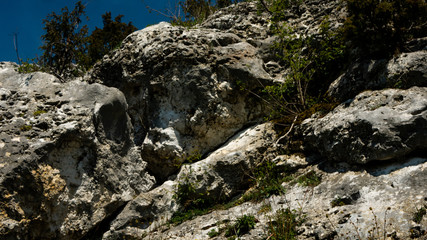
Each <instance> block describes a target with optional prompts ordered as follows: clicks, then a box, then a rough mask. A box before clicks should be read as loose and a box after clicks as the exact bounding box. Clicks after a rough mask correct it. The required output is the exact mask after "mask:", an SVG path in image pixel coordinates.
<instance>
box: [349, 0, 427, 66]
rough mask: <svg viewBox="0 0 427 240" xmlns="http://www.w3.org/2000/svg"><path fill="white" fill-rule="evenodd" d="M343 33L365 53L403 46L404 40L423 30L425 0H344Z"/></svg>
mask: <svg viewBox="0 0 427 240" xmlns="http://www.w3.org/2000/svg"><path fill="white" fill-rule="evenodd" d="M345 2H346V5H347V11H348V17H347V19H346V21H345V24H344V35H345V37H346V39H347V40H349V41H350V42H351V43H352V46H350V47H358V48H360V50H361V54H363V55H364V56H366V57H374V58H383V57H388V56H390V55H391V54H394V53H395V52H396V51H397V52H398V51H402V50H404V44H405V42H406V41H408V40H410V39H412V38H414V37H420V36H425V35H426V34H427V25H426V24H425V23H426V22H427V3H426V1H425V0H345Z"/></svg>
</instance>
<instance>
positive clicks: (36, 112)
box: [33, 109, 47, 117]
mask: <svg viewBox="0 0 427 240" xmlns="http://www.w3.org/2000/svg"><path fill="white" fill-rule="evenodd" d="M43 113H47V111H45V110H43V109H39V110H37V111H34V112H33V116H34V117H37V116H40V115H42V114H43Z"/></svg>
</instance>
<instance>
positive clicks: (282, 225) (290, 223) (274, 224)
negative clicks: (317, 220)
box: [268, 208, 304, 240]
mask: <svg viewBox="0 0 427 240" xmlns="http://www.w3.org/2000/svg"><path fill="white" fill-rule="evenodd" d="M303 222H304V218H303V216H302V215H301V214H298V213H297V212H296V211H295V210H290V209H289V208H286V209H280V210H278V211H277V212H276V213H275V215H274V216H273V217H272V219H271V220H270V222H269V223H268V239H271V240H292V239H296V236H297V227H298V226H300V225H301V224H302V223H303Z"/></svg>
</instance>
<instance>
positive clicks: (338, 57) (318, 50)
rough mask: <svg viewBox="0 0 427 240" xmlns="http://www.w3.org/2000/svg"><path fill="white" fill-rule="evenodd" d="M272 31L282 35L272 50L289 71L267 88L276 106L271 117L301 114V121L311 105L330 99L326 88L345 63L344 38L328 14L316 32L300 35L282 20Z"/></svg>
mask: <svg viewBox="0 0 427 240" xmlns="http://www.w3.org/2000/svg"><path fill="white" fill-rule="evenodd" d="M273 31H274V32H275V33H276V35H277V36H278V39H279V40H278V41H277V42H275V44H274V47H273V51H275V52H276V56H277V58H278V59H279V61H280V62H281V64H282V65H283V66H285V67H287V68H288V69H289V71H288V73H287V75H285V76H284V82H283V83H282V84H279V85H272V86H267V87H266V88H265V91H264V92H265V96H267V97H266V98H267V101H269V102H270V103H271V105H272V106H273V108H274V110H273V111H272V112H271V115H270V116H269V118H270V119H277V118H284V117H285V118H286V117H287V118H291V119H293V118H294V116H298V118H299V119H300V120H301V121H302V120H303V119H304V118H302V113H303V112H305V111H306V110H308V109H310V108H311V107H312V106H314V105H319V104H323V103H330V102H331V100H330V99H329V98H328V97H326V91H327V89H328V87H329V85H330V83H331V82H332V81H333V80H334V79H335V78H336V77H337V76H338V75H339V73H340V72H341V70H342V69H343V67H344V64H343V63H344V62H345V61H344V59H345V56H346V51H345V46H344V42H343V38H342V37H341V35H339V33H337V32H335V31H333V30H332V29H331V28H330V24H329V20H328V19H327V18H326V19H324V21H323V22H322V24H321V26H320V33H319V34H317V35H314V36H309V37H305V38H303V37H300V36H297V35H296V34H295V33H294V30H293V29H292V28H290V27H289V26H287V25H286V24H282V23H281V22H274V23H273ZM332 102H333V101H332ZM304 115H305V114H304Z"/></svg>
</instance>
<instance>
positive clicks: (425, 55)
mask: <svg viewBox="0 0 427 240" xmlns="http://www.w3.org/2000/svg"><path fill="white" fill-rule="evenodd" d="M426 72H427V50H420V51H415V52H409V53H402V54H400V55H398V56H396V57H394V58H392V59H390V60H388V59H380V60H361V61H358V62H355V63H354V64H353V65H352V66H350V67H349V68H348V69H347V71H346V72H344V73H343V74H342V75H341V76H340V77H338V78H337V79H336V80H335V81H334V82H333V83H332V84H331V85H330V86H329V90H328V93H329V95H330V96H332V97H334V98H336V99H338V100H339V101H345V100H347V99H350V98H353V97H355V96H356V95H357V94H358V93H360V92H362V91H364V90H376V89H382V88H385V87H398V88H410V87H413V86H420V87H426V86H427V75H426Z"/></svg>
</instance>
